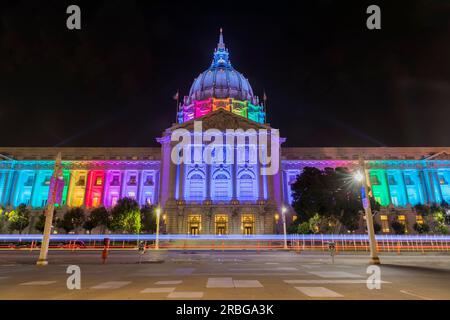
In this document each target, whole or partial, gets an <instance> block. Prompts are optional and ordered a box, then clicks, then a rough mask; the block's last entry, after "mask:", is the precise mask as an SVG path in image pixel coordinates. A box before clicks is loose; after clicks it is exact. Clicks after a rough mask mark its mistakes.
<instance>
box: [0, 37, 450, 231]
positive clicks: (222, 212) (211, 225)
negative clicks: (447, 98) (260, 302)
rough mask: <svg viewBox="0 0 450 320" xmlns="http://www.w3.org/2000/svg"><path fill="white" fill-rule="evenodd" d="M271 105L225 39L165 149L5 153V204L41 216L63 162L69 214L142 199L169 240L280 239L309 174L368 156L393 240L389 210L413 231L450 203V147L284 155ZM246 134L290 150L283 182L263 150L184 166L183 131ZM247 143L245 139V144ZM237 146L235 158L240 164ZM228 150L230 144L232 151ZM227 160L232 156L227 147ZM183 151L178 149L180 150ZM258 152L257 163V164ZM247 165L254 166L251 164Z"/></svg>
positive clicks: (282, 159) (1, 151)
mask: <svg viewBox="0 0 450 320" xmlns="http://www.w3.org/2000/svg"><path fill="white" fill-rule="evenodd" d="M264 104H265V101H264V99H262V100H260V99H259V98H258V96H256V95H255V94H254V92H253V90H252V87H251V86H250V83H249V81H248V80H247V79H246V78H245V77H244V76H243V75H242V74H241V73H239V72H238V71H237V70H235V69H234V68H233V66H232V64H231V62H230V57H229V52H228V50H227V48H226V47H225V44H224V41H223V37H222V34H220V39H219V43H218V45H217V48H216V49H215V51H214V54H213V60H212V63H211V65H210V67H209V68H208V69H207V70H205V71H204V72H202V73H201V74H200V75H199V76H198V77H197V78H196V79H195V80H194V83H193V84H192V86H191V89H190V91H189V94H188V95H187V96H185V97H184V99H183V100H182V101H181V102H180V103H179V109H178V114H177V119H178V120H177V123H174V124H172V125H171V126H170V127H169V128H168V129H166V130H165V131H164V132H163V133H162V135H161V137H157V138H156V140H157V141H158V142H159V143H160V145H161V146H160V147H159V148H2V147H0V206H1V207H3V208H4V209H6V210H12V209H14V208H16V207H17V206H19V205H20V204H26V205H28V206H30V207H31V208H32V209H33V210H35V211H36V212H42V210H43V209H44V208H45V206H46V204H47V198H48V192H49V184H50V178H51V176H52V172H53V171H52V170H53V166H54V159H55V157H56V155H57V153H58V152H61V153H62V157H63V163H62V164H63V177H64V182H65V185H64V189H63V195H62V200H61V203H60V207H61V208H62V211H64V210H66V209H67V208H70V207H79V206H82V207H85V208H86V210H90V209H92V208H95V207H99V206H105V207H107V208H111V207H113V206H114V205H115V204H116V202H117V201H118V199H120V198H123V197H130V198H134V199H135V200H136V201H138V202H139V204H140V205H144V204H152V205H159V206H160V207H161V209H162V214H163V220H162V224H163V230H164V231H165V232H167V233H169V234H181V233H182V234H193V235H196V234H271V233H277V232H280V231H281V230H282V228H281V223H282V221H281V220H282V219H281V210H282V208H283V207H285V208H287V212H288V213H287V223H288V224H289V223H290V222H292V220H293V217H294V216H293V215H292V209H290V206H289V204H290V202H291V201H292V197H291V187H290V186H291V184H292V183H293V182H294V181H295V179H296V177H297V175H299V174H300V173H301V172H302V169H303V168H304V167H316V168H319V169H324V168H327V167H332V168H336V167H349V168H352V169H354V168H357V166H358V158H359V157H360V156H361V155H363V156H364V158H365V159H366V160H365V161H366V167H367V169H368V172H369V176H370V185H371V188H372V192H373V196H374V197H375V199H376V201H377V202H379V203H380V205H381V206H382V210H381V213H382V214H380V215H377V217H376V219H377V221H378V223H379V224H380V225H382V230H383V232H386V233H388V232H390V230H389V226H388V224H387V222H386V221H388V220H389V219H391V218H390V217H389V215H388V212H390V211H393V210H394V209H395V211H396V212H397V214H398V213H400V216H403V218H401V219H400V220H403V221H405V223H406V224H407V225H408V229H409V230H411V227H412V225H413V224H414V223H415V222H416V220H417V219H418V217H417V215H416V214H415V213H414V211H413V209H412V208H413V206H415V205H417V204H433V203H437V204H440V203H442V202H443V201H446V202H448V203H450V185H449V181H450V148H438V147H436V148H385V147H382V148H380V147H375V148H301V147H298V148H285V147H283V146H282V144H283V142H285V140H286V139H288V138H289V137H282V131H283V128H279V129H280V132H281V137H276V138H275V139H276V141H275V140H274V139H273V135H272V132H273V128H271V127H270V125H269V124H268V123H266V114H265V107H264ZM196 121H201V123H202V130H204V131H206V130H209V129H216V130H219V131H220V132H224V135H226V133H225V132H226V130H229V129H233V130H237V131H239V129H241V130H242V132H248V131H249V130H250V131H252V130H253V131H254V132H259V131H260V130H266V131H267V132H269V135H270V138H272V139H271V140H270V139H269V140H270V141H271V143H273V142H274V141H275V142H276V143H277V144H279V145H280V146H281V147H280V148H279V149H277V150H278V153H279V154H277V157H274V155H273V154H272V155H271V157H272V160H274V159H278V160H277V161H278V163H276V166H278V167H279V170H278V171H277V172H276V174H270V175H264V174H261V172H262V170H261V166H262V165H261V161H259V160H261V159H260V156H261V152H259V151H260V149H261V148H260V146H259V145H257V146H256V147H255V148H252V145H249V147H248V148H244V149H243V150H244V153H245V154H244V157H243V159H244V161H232V162H231V163H229V162H225V161H212V163H206V162H205V161H203V162H200V163H176V162H174V161H173V150H174V148H176V145H177V144H178V141H172V140H173V139H171V137H172V134H173V133H174V132H176V131H177V130H178V131H179V130H182V129H184V130H187V131H189V132H192V135H195V134H194V133H193V128H194V126H195V122H196ZM244 138H245V137H244ZM233 146H234V148H235V149H234V151H235V152H232V151H233V150H231V154H232V157H234V159H233V160H236V158H237V157H238V156H239V155H238V151H237V149H236V146H237V145H235V144H234V145H233ZM228 147H229V146H228ZM224 150H225V151H224V153H229V152H230V150H229V148H227V147H226V146H224ZM177 152H178V151H177ZM249 154H253V155H255V156H256V158H257V159H258V161H256V162H251V161H248V157H247V158H246V157H245V156H246V155H247V156H249ZM245 159H247V160H245Z"/></svg>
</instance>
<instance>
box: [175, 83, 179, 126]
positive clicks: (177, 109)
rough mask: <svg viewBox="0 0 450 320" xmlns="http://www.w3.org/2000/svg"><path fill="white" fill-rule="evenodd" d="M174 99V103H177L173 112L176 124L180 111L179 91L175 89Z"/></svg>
mask: <svg viewBox="0 0 450 320" xmlns="http://www.w3.org/2000/svg"><path fill="white" fill-rule="evenodd" d="M175 97H176V99H175V100H176V103H177V106H176V112H175V123H178V112H179V111H180V110H179V100H180V89H177V93H176V95H175Z"/></svg>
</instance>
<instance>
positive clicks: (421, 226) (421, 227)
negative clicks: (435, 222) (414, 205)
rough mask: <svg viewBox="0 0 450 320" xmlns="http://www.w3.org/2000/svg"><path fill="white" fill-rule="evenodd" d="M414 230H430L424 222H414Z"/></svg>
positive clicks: (421, 231)
mask: <svg viewBox="0 0 450 320" xmlns="http://www.w3.org/2000/svg"><path fill="white" fill-rule="evenodd" d="M414 230H416V232H417V233H428V232H430V226H429V225H428V224H426V223H415V224H414Z"/></svg>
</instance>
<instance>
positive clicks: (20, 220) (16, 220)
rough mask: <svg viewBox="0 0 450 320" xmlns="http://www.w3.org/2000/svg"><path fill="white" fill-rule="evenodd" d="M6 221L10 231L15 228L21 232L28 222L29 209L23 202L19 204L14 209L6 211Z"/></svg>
mask: <svg viewBox="0 0 450 320" xmlns="http://www.w3.org/2000/svg"><path fill="white" fill-rule="evenodd" d="M8 222H9V230H10V231H11V232H13V231H15V230H17V231H19V233H22V231H23V230H24V229H25V228H26V227H27V226H28V224H29V223H30V209H28V207H27V206H26V205H25V204H21V205H19V206H18V207H17V208H16V210H12V211H11V212H9V213H8Z"/></svg>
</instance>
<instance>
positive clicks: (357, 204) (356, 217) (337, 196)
mask: <svg viewBox="0 0 450 320" xmlns="http://www.w3.org/2000/svg"><path fill="white" fill-rule="evenodd" d="M360 188H361V186H360V185H358V184H357V183H355V182H354V181H353V176H352V174H351V173H350V171H349V170H348V169H347V168H336V169H333V168H325V169H324V170H319V169H317V168H311V167H306V168H304V170H303V172H302V174H301V175H299V176H298V177H297V180H296V181H295V182H294V184H293V185H292V197H293V202H292V206H293V208H294V210H295V211H296V212H297V214H298V216H299V219H300V220H301V221H300V222H307V221H309V220H310V219H311V218H313V217H314V216H315V215H316V214H317V215H318V216H319V217H320V218H323V220H322V222H323V224H322V227H324V228H325V229H330V227H333V226H335V228H334V229H337V230H336V231H338V232H339V229H340V226H341V225H343V226H344V227H345V228H346V229H347V230H350V231H353V230H356V229H357V228H358V226H359V221H360V217H361V213H362V212H363V207H362V201H361V189H360ZM370 200H371V203H372V205H373V207H372V208H373V210H374V211H376V210H378V209H379V205H378V204H377V203H376V202H375V200H374V199H373V198H371V199H370ZM316 227H318V226H317V225H316ZM312 230H313V231H315V230H314V227H313V228H312Z"/></svg>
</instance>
